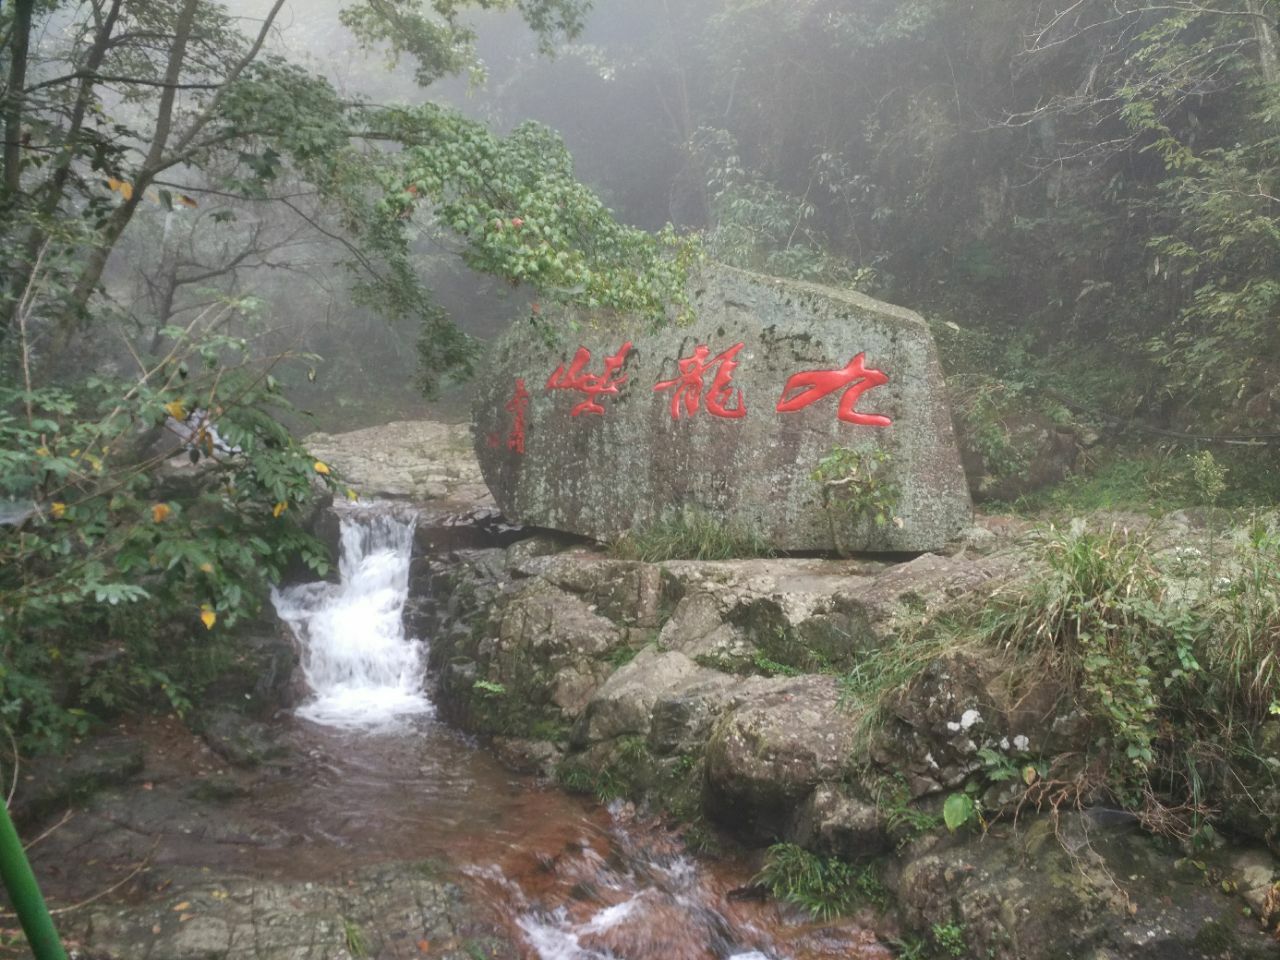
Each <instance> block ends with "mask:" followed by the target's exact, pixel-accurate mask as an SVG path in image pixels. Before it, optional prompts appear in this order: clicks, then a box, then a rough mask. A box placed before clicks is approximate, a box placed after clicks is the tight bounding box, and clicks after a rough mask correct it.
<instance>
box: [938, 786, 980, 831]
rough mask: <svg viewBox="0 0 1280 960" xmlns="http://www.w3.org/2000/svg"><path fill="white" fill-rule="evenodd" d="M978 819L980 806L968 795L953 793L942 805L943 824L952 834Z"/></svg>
mask: <svg viewBox="0 0 1280 960" xmlns="http://www.w3.org/2000/svg"><path fill="white" fill-rule="evenodd" d="M977 819H978V806H977V804H975V803H974V802H973V797H971V796H969V794H967V793H953V794H951V795H950V796H948V797H947V799H946V802H945V803H944V804H943V805H942V822H943V823H945V824H946V825H947V829H948V830H950V831H951V832H952V833H955V832H956V831H957V830H959V829H960V828H961V827H963V826H965V825H966V824H968V823H970V822H973V821H976V820H977Z"/></svg>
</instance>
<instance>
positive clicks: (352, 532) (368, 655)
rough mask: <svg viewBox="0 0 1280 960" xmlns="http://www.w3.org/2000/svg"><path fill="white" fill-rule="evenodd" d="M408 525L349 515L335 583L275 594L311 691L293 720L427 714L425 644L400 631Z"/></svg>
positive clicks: (362, 723)
mask: <svg viewBox="0 0 1280 960" xmlns="http://www.w3.org/2000/svg"><path fill="white" fill-rule="evenodd" d="M413 526H414V524H413V520H412V519H407V520H406V519H404V518H402V517H397V516H395V515H393V514H391V513H388V512H386V511H384V510H379V509H378V508H377V507H366V508H363V509H358V510H350V511H348V512H346V513H344V515H343V517H342V553H341V557H340V559H339V573H340V574H341V582H339V583H336V584H334V583H307V584H301V585H299V586H294V587H288V588H286V589H284V590H277V591H273V593H272V601H273V602H274V603H275V607H276V612H277V613H278V614H279V615H280V618H281V619H282V620H284V621H285V622H286V623H287V624H289V626H290V628H291V629H292V630H293V632H294V635H295V636H296V637H297V638H298V642H299V644H300V645H301V648H302V668H303V671H304V672H305V674H306V678H307V683H308V684H309V685H310V687H311V691H312V697H311V699H310V700H308V701H307V702H306V703H305V704H303V705H302V707H300V708H299V709H298V715H299V716H302V717H305V718H306V719H308V720H312V721H314V722H316V723H320V724H324V725H326V726H335V727H360V728H371V727H384V726H387V725H391V724H394V723H395V722H396V721H398V720H400V719H403V718H405V717H408V716H412V715H415V714H426V713H430V712H431V703H430V701H429V700H428V699H427V697H426V693H425V692H424V690H423V670H424V658H423V649H422V646H423V645H422V643H421V642H420V641H418V640H414V639H412V638H410V637H407V636H406V635H405V630H404V619H403V616H404V604H405V601H406V600H407V599H408V597H409V560H410V553H411V551H412V547H413Z"/></svg>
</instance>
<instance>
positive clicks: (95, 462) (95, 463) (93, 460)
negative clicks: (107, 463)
mask: <svg viewBox="0 0 1280 960" xmlns="http://www.w3.org/2000/svg"><path fill="white" fill-rule="evenodd" d="M84 458H85V460H87V461H88V462H89V466H91V467H93V472H94V473H101V472H102V461H101V460H99V459H98V458H97V457H95V456H94V455H93V454H92V453H86V454H85V455H84Z"/></svg>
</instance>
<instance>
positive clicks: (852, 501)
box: [809, 447, 901, 555]
mask: <svg viewBox="0 0 1280 960" xmlns="http://www.w3.org/2000/svg"><path fill="white" fill-rule="evenodd" d="M809 478H810V479H811V480H812V481H813V482H814V483H816V484H818V485H819V488H820V489H821V491H822V506H823V509H824V510H825V511H826V514H827V519H828V521H829V523H830V526H831V540H832V543H833V545H834V546H835V548H836V551H837V552H838V553H840V554H842V555H843V554H845V553H846V552H847V551H846V548H845V541H846V535H847V528H848V527H849V526H850V525H861V524H870V525H871V526H872V528H873V529H874V528H879V527H885V526H888V525H889V524H891V523H899V524H900V523H901V521H900V520H898V519H897V518H895V517H894V515H893V508H894V506H895V505H896V504H897V502H898V497H899V495H900V492H901V491H900V490H899V488H898V484H897V482H896V481H895V480H894V479H893V457H892V456H891V455H890V454H889V453H888V451H886V450H882V449H880V448H879V447H868V448H864V449H859V450H853V449H850V448H848V447H833V448H832V449H831V450H829V451H828V452H827V453H826V454H825V455H824V456H823V457H822V458H821V459H820V460H819V461H818V463H817V466H815V467H814V468H813V471H812V472H811V473H810V474H809Z"/></svg>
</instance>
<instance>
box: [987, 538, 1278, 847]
mask: <svg viewBox="0 0 1280 960" xmlns="http://www.w3.org/2000/svg"><path fill="white" fill-rule="evenodd" d="M1044 560H1045V563H1046V570H1045V573H1044V575H1043V576H1038V577H1035V578H1033V579H1032V580H1031V581H1030V582H1029V583H1028V584H1027V585H1026V586H1025V587H1023V588H1022V589H1020V590H1019V591H1016V592H1014V593H1008V594H1004V595H998V596H997V597H996V598H995V601H994V602H993V603H991V604H988V605H987V606H986V607H985V608H984V609H983V610H982V611H981V612H979V613H978V614H977V617H978V620H977V626H978V629H979V631H980V633H981V634H982V636H983V637H984V638H985V639H986V641H987V642H989V643H992V644H994V645H996V646H998V647H1000V648H1003V649H1009V650H1013V651H1016V652H1017V654H1018V655H1019V656H1021V657H1023V658H1025V659H1026V660H1027V662H1028V663H1029V664H1031V665H1034V667H1033V668H1035V669H1048V670H1052V671H1054V672H1055V673H1057V674H1058V675H1059V676H1061V677H1063V678H1064V679H1065V680H1066V681H1067V682H1068V684H1069V685H1070V687H1071V688H1072V689H1073V690H1074V691H1075V694H1076V697H1077V699H1078V700H1079V702H1080V704H1081V706H1082V707H1083V709H1084V710H1085V712H1086V714H1087V715H1088V716H1090V717H1091V718H1092V719H1093V722H1094V724H1095V727H1096V739H1095V744H1094V746H1095V750H1096V751H1097V754H1098V756H1099V757H1100V758H1102V759H1103V760H1105V762H1106V764H1107V765H1108V768H1109V770H1110V781H1109V784H1108V786H1109V788H1110V789H1112V790H1113V792H1114V793H1115V794H1116V796H1117V797H1118V799H1120V800H1121V801H1122V802H1123V803H1125V804H1127V805H1130V806H1132V807H1134V808H1135V809H1140V810H1141V811H1143V812H1144V813H1145V814H1147V815H1149V816H1150V819H1151V822H1153V823H1156V824H1158V825H1160V827H1161V828H1163V829H1167V830H1169V831H1170V832H1174V833H1180V834H1183V835H1189V834H1190V832H1192V830H1193V829H1194V828H1195V826H1196V823H1195V820H1194V818H1196V817H1199V816H1202V815H1203V814H1204V813H1206V812H1207V811H1206V810H1205V808H1204V804H1203V803H1202V801H1201V798H1202V797H1203V794H1204V791H1205V789H1206V784H1205V782H1204V779H1203V775H1202V773H1201V769H1202V767H1201V766H1200V765H1198V763H1197V757H1199V756H1201V755H1203V754H1204V753H1205V751H1206V750H1210V749H1212V750H1216V751H1221V753H1222V755H1226V756H1230V755H1231V754H1232V752H1233V750H1235V749H1236V748H1235V746H1233V745H1234V744H1237V743H1239V742H1241V741H1245V742H1247V740H1248V738H1249V733H1248V731H1251V730H1254V729H1256V728H1257V725H1258V724H1259V723H1261V722H1262V721H1263V720H1264V719H1265V718H1266V717H1267V716H1268V712H1269V710H1270V708H1271V705H1272V704H1273V703H1274V702H1276V700H1277V698H1278V697H1280V665H1278V664H1277V662H1276V653H1275V649H1276V648H1275V641H1276V637H1277V636H1280V538H1278V537H1277V536H1276V534H1275V532H1274V531H1273V530H1272V529H1270V528H1269V527H1267V526H1266V525H1265V524H1262V523H1256V524H1255V525H1254V526H1253V527H1252V529H1251V530H1250V532H1249V535H1248V537H1247V538H1245V539H1242V540H1239V541H1237V542H1235V543H1233V544H1231V545H1230V547H1229V548H1227V554H1226V556H1224V557H1221V558H1215V557H1206V556H1205V555H1204V554H1203V553H1202V552H1201V551H1199V550H1198V549H1195V548H1192V547H1188V548H1186V549H1183V550H1178V551H1175V552H1174V553H1173V554H1172V555H1167V556H1161V557H1156V556H1153V554H1152V553H1151V551H1150V548H1149V546H1148V544H1146V543H1145V542H1144V541H1143V540H1142V539H1141V538H1140V537H1138V536H1136V535H1133V534H1131V533H1128V532H1126V531H1123V530H1116V529H1112V530H1109V531H1105V532H1090V531H1088V530H1085V529H1083V528H1077V529H1075V530H1072V531H1070V532H1067V533H1062V534H1055V535H1053V536H1051V537H1050V538H1049V539H1048V540H1047V542H1046V544H1045V556H1044ZM1211 744H1212V745H1216V746H1214V747H1212V748H1211V747H1210V745H1211ZM1172 810H1182V811H1184V812H1183V813H1182V814H1181V815H1177V814H1173V813H1170V812H1169V811H1172ZM1186 811H1191V812H1190V813H1187V812H1186ZM1159 814H1167V816H1164V817H1161V816H1158V815H1159ZM1188 817H1191V818H1193V819H1188Z"/></svg>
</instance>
